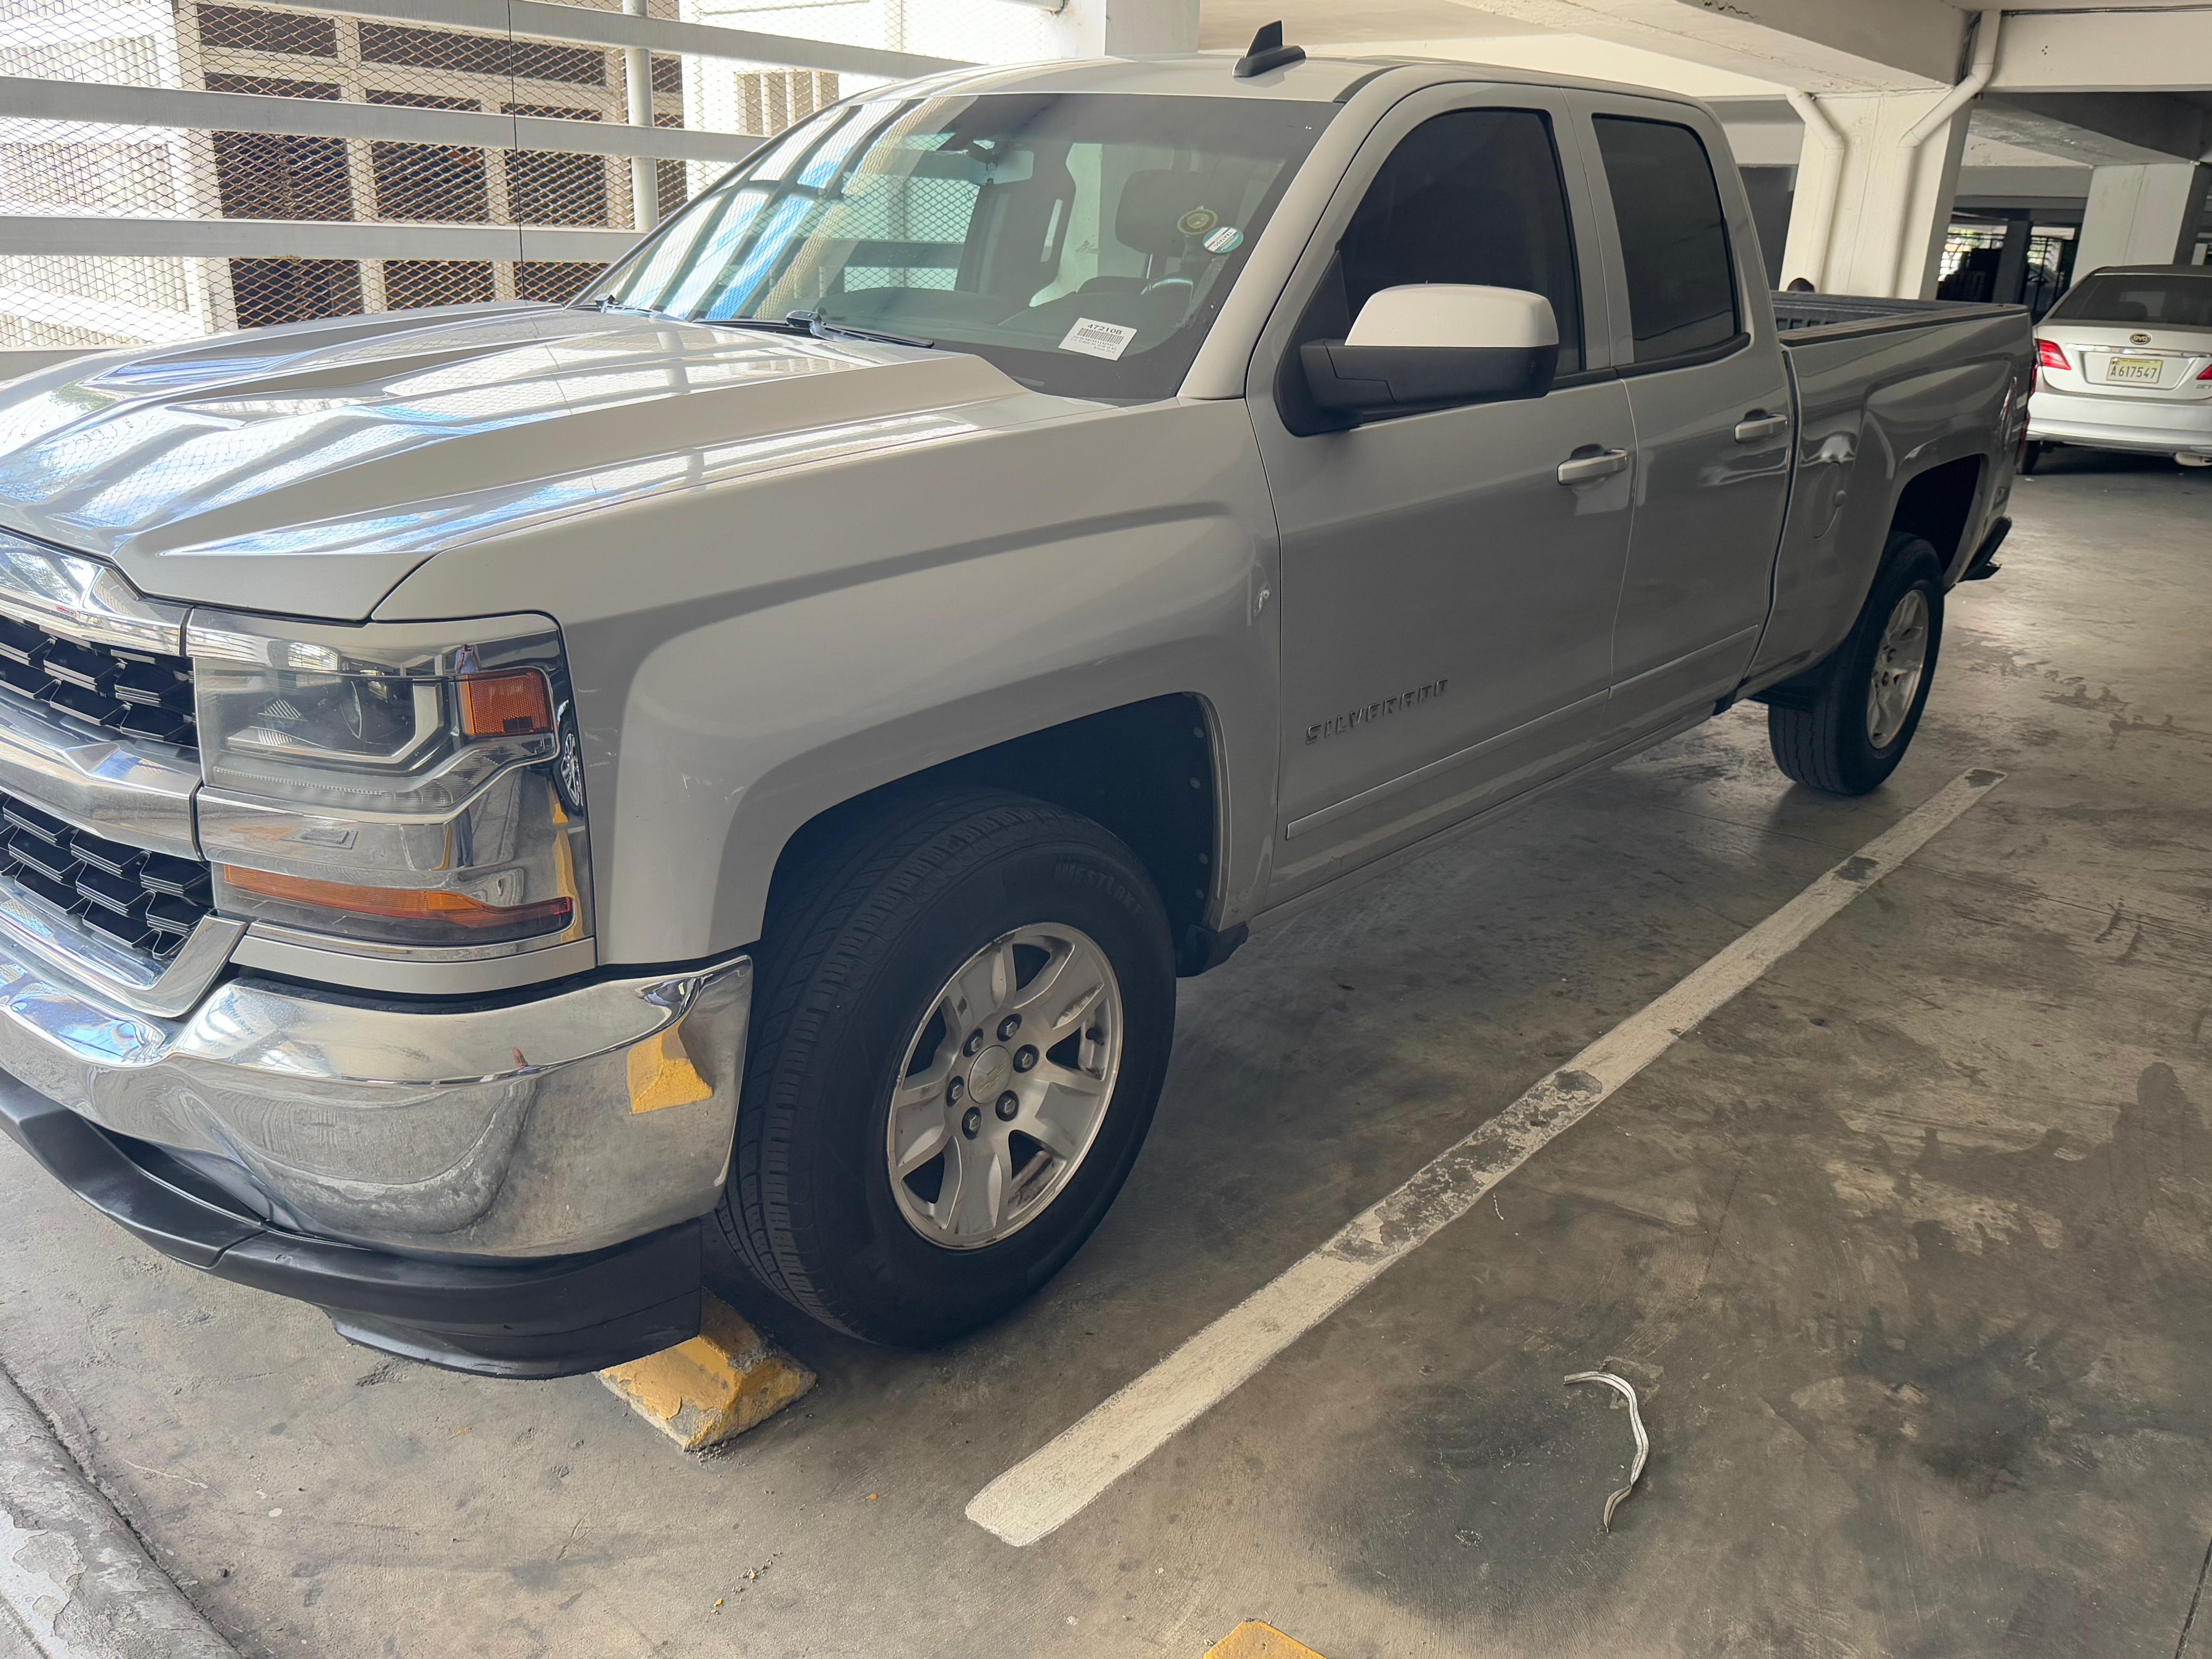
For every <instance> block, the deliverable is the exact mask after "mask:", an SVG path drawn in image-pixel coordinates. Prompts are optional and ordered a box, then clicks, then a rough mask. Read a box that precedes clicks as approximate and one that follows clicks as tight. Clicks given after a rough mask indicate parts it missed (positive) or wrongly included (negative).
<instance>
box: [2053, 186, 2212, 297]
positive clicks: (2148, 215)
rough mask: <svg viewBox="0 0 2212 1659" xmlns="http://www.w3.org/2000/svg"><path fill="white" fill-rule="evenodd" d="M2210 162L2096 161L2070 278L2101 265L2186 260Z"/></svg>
mask: <svg viewBox="0 0 2212 1659" xmlns="http://www.w3.org/2000/svg"><path fill="white" fill-rule="evenodd" d="M2209 185H2212V167H2206V166H2205V165H2204V164H2203V163H2202V162H2200V161H2165V162H2159V163H2156V164H2154V165H2152V166H2149V167H2099V168H2097V169H2096V170H2095V171H2094V172H2093V173H2091V174H2090V175H2089V206H2088V210H2087V212H2086V213H2085V214H2084V215H2083V216H2082V219H2081V240H2080V242H2079V243H2078V244H2077V247H2078V250H2079V251H2078V252H2076V253H2075V256H2074V280H2075V282H2077V283H2078V282H2080V281H2081V279H2082V278H2083V277H2084V276H2087V275H2088V274H2089V273H2090V272H2091V271H2093V270H2096V269H2097V267H2098V266H2100V265H2163V264H2188V263H2189V259H2190V255H2191V253H2192V252H2195V250H2196V246H2197V222H2198V220H2199V218H2200V216H2202V214H2203V210H2204V192H2205V190H2206V188H2207V187H2208V186H2209Z"/></svg>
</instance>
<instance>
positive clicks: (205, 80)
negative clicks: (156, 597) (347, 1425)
mask: <svg viewBox="0 0 2212 1659" xmlns="http://www.w3.org/2000/svg"><path fill="white" fill-rule="evenodd" d="M1051 9H1054V8H1053V5H1052V3H1051V0H816V3H813V4H811V5H808V6H805V7H786V8H782V9H778V10H777V11H776V12H775V13H773V14H772V15H775V17H777V18H778V19H779V20H793V19H797V20H799V21H800V22H801V23H803V24H804V25H805V27H806V28H807V29H808V30H809V31H810V33H811V34H818V36H819V37H820V38H810V37H809V36H803V35H800V34H797V33H765V32H763V31H759V30H756V29H751V28H744V27H731V26H729V25H728V23H727V22H726V21H722V20H724V19H726V18H728V17H732V16H734V17H738V18H740V19H743V18H744V17H747V16H752V15H758V13H759V12H760V10H761V6H760V4H759V0H580V3H574V4H556V3H551V0H278V3H266V0H221V3H216V0H0V353H4V352H9V351H15V352H21V351H25V350H41V349H44V350H57V349H73V350H84V349H106V348H109V347H113V346H121V345H131V344H137V343H167V342H173V341H178V340H185V339H191V338H193V337H197V336H200V335H203V334H206V333H209V332H212V331H219V330H222V329H228V328H234V327H241V326H253V325H262V324H269V323H278V322H286V321H295V320H303V319H308V318H313V317H328V316H343V315H350V314H355V313H368V312H376V311H383V310H390V309H398V308H401V307H411V306H422V305H441V304H458V303H470V302H477V301H495V300H515V299H522V300H546V301H563V300H566V299H568V298H571V297H573V296H574V294H576V293H577V292H578V291H579V290H580V289H581V288H582V287H583V285H584V284H585V283H587V282H588V281H589V280H590V279H591V278H592V276H594V275H595V274H596V273H597V272H598V271H599V270H600V269H601V268H603V267H604V265H605V264H606V262H607V261H608V260H610V259H611V258H614V257H615V256H617V254H619V253H620V252H622V251H623V249H624V248H625V247H627V246H629V244H630V243H631V242H632V241H634V240H635V238H636V236H637V234H639V232H641V230H645V229H647V228H651V227H652V226H653V224H654V223H655V222H658V220H659V219H660V218H662V217H664V216H666V215H667V214H668V213H670V212H672V211H674V210H676V209H677V208H678V207H680V206H681V205H682V204H684V202H685V201H687V200H689V199H690V197H692V196H693V195H696V193H697V192H698V191H699V190H701V189H702V188H703V187H704V186H705V185H706V184H707V183H708V181H709V180H711V179H714V178H715V177H718V176H719V175H720V173H722V172H723V171H725V170H726V168H727V167H730V166H731V165H732V164H733V163H735V162H737V161H740V160H742V159H743V158H744V156H745V155H747V154H749V153H750V151H751V149H754V148H755V147H756V146H757V145H758V144H759V143H762V142H763V140H764V139H766V138H767V137H771V136H773V135H774V134H775V132H778V131H781V130H782V129H783V128H784V127H786V126H788V125H792V124H793V122H795V121H797V120H799V119H803V118H805V116H807V115H808V114H811V112H813V111H814V110H816V109H818V108H820V107H821V106H823V105H825V104H828V103H830V102H832V101H835V100H836V99H837V98H839V97H841V96H843V95H845V94H848V93H850V92H853V91H855V90H860V89H863V88H866V87H867V86H869V85H872V84H876V83H878V82H882V81H884V80H888V79H894V78H901V77H905V76H914V75H921V74H927V73H931V72H933V71H936V70H944V69H947V68H951V67H955V66H957V65H958V64H963V63H966V62H971V61H976V60H978V59H982V58H993V59H1007V58H1021V57H1036V56H1043V55H1047V51H1048V47H1046V46H1045V42H1046V40H1048V36H1047V35H1046V34H1045V33H1044V32H1043V29H1042V27H1040V26H1041V25H1042V24H1043V23H1044V22H1045V18H1044V15H1043V14H1044V13H1045V12H1048V11H1049V10H1051ZM917 36H920V37H926V38H925V40H924V44H934V45H936V46H939V50H933V51H927V52H923V51H914V50H908V42H909V41H911V40H915V38H916V37H917ZM948 43H949V44H950V45H951V46H952V47H954V48H955V50H952V51H947V50H944V49H943V47H944V46H945V45H946V44H948Z"/></svg>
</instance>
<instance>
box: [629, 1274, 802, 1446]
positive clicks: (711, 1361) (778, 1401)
mask: <svg viewBox="0 0 2212 1659" xmlns="http://www.w3.org/2000/svg"><path fill="white" fill-rule="evenodd" d="M814 1380H815V1379H814V1373H813V1372H812V1371H810V1370H807V1369H806V1367H805V1366H804V1365H802V1364H799V1362H798V1361H797V1360H795V1359H793V1358H791V1357H790V1356H789V1355H788V1354H787V1353H785V1352H783V1351H782V1350H781V1349H780V1348H778V1347H776V1346H775V1345H774V1344H772V1343H770V1342H769V1340H768V1339H767V1338H765V1337H763V1335H762V1334H760V1333H759V1332H758V1331H756V1330H755V1329H754V1328H752V1327H751V1326H750V1325H749V1324H747V1323H746V1322H745V1321H744V1317H743V1316H741V1315H740V1314H739V1313H738V1310H736V1309H734V1308H732V1307H731V1306H730V1305H729V1304H727V1303H725V1302H720V1301H718V1300H716V1299H715V1298H714V1297H712V1296H708V1297H705V1298H704V1305H703V1306H702V1308H701V1309H700V1310H699V1334H698V1335H696V1336H695V1337H693V1338H692V1339H691V1340H690V1341H689V1342H679V1343H678V1344H677V1346H674V1347H672V1348H665V1349H663V1350H662V1351H661V1352H659V1353H655V1354H647V1356H646V1357H645V1358H642V1359H634V1360H632V1361H631V1362H630V1363H629V1364H627V1365H614V1366H611V1367H609V1368H608V1369H607V1370H603V1371H601V1372H600V1373H599V1381H600V1382H602V1383H605V1384H606V1385H607V1386H608V1387H609V1388H610V1389H613V1390H614V1391H615V1392H616V1393H617V1394H618V1395H621V1396H622V1397H623V1399H624V1400H626V1401H629V1408H630V1409H631V1410H632V1411H634V1412H635V1413H637V1414H638V1415H639V1416H640V1417H641V1418H643V1419H645V1420H646V1421H647V1422H648V1423H650V1424H652V1425H653V1427H655V1428H656V1429H659V1431H661V1432H662V1433H663V1434H665V1435H666V1436H667V1437H669V1438H670V1439H671V1440H673V1441H674V1442H675V1443H677V1444H678V1445H679V1446H681V1447H683V1448H684V1450H685V1451H688V1452H697V1451H705V1450H707V1449H708V1448H709V1447H711V1446H719V1445H720V1444H721V1443H723V1442H724V1441H725V1440H729V1439H732V1438H734V1437H736V1436H738V1435H741V1434H743V1433H744V1431H746V1430H747V1429H750V1428H751V1427H753V1426H754V1425H756V1424H759V1423H764V1422H766V1421H767V1420H768V1419H769V1418H771V1417H774V1416H775V1414H776V1413H778V1412H780V1411H781V1410H782V1409H783V1408H784V1407H786V1406H788V1405H789V1404H791V1402H792V1401H794V1400H796V1399H798V1398H799V1396H800V1395H803V1394H805V1392H806V1391H807V1390H808V1389H811V1388H812V1387H813V1386H814Z"/></svg>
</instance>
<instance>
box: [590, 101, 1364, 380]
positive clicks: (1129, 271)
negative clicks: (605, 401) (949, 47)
mask: <svg viewBox="0 0 2212 1659" xmlns="http://www.w3.org/2000/svg"><path fill="white" fill-rule="evenodd" d="M1335 113H1336V109H1335V106H1333V105H1327V104H1313V103H1307V102H1299V101H1292V100H1261V99H1243V98H1164V97H1146V96H1135V95H1121V94H1099V93H1084V94H1042V95H1040V94H986V95H982V96H977V97H969V96H960V97H933V98H913V97H904V98H886V99H881V100H874V101H870V102H856V103H852V104H847V105H842V106H837V107H836V108H833V109H829V110H826V111H824V112H822V113H821V114H820V115H818V116H817V117H815V118H813V119H811V120H809V121H807V122H805V123H803V124H801V125H799V126H797V127H794V128H793V129H792V130H791V131H788V132H787V133H785V134H783V135H782V136H781V137H779V138H777V139H776V140H775V142H773V143H770V144H769V145H768V146H767V147H766V148H765V149H763V151H762V153H761V154H760V155H757V156H756V157H755V158H753V159H752V160H750V161H747V162H745V163H744V164H743V165H742V166H740V167H738V168H737V169H736V170H735V171H734V172H732V173H731V174H730V175H729V176H728V177H727V178H726V179H723V180H722V181H721V182H720V184H718V185H715V186H714V188H713V189H712V190H710V191H707V192H706V193H704V194H703V195H702V196H701V197H699V199H698V200H696V202H694V203H693V204H691V205H690V207H689V208H688V209H686V210H684V213H683V214H682V215H681V216H678V218H677V219H676V220H675V221H673V222H671V224H670V226H669V227H668V228H666V229H665V231H664V232H663V233H662V234H659V235H658V236H656V237H655V238H654V239H653V240H651V241H649V242H647V243H646V244H645V245H643V246H641V247H640V248H639V249H637V250H636V251H635V252H633V253H632V254H631V255H630V256H629V258H627V259H625V260H624V261H623V263H622V264H619V265H617V267H616V268H615V270H613V271H612V272H611V273H610V276H609V279H608V280H607V281H606V282H605V283H598V284H594V286H593V288H592V292H591V294H590V295H588V296H586V297H587V298H588V299H592V300H599V299H601V298H602V297H604V298H605V300H606V301H610V302H611V303H613V304H615V305H617V306H624V307H639V308H642V309H645V310H649V311H653V312H658V313H665V314H666V315H670V316H674V317H680V318H684V319H688V320H692V321H697V322H707V323H732V324H741V323H746V322H767V323H770V324H777V323H781V322H783V321H784V320H785V319H787V318H788V317H789V316H790V315H791V313H793V312H805V313H812V314H813V315H814V316H815V317H817V318H818V319H820V321H821V322H822V323H823V325H825V326H829V327H837V326H843V327H848V328H854V329H866V330H870V331H877V332H881V333H888V334H895V335H900V336H903V337H908V338H914V339H921V340H926V341H928V342H930V343H934V344H938V345H941V346H944V347H945V348H947V349H954V350H960V351H969V352H973V353H975V354H976V355H977V356H981V357H985V358H987V359H988V360H989V361H991V362H994V363H995V364H997V365H998V366H999V367H1000V368H1002V369H1004V370H1005V371H1006V373H1007V374H1009V375H1011V376H1012V378H1014V379H1015V380H1019V381H1020V382H1022V383H1023V384H1024V385H1025V386H1033V387H1035V388H1036V389H1037V390H1040V391H1043V392H1054V393H1057V394H1060V395H1063V396H1068V397H1089V398H1126V399H1146V398H1165V397H1170V396H1172V395H1173V394H1174V392H1175V391H1176V387H1177V386H1180V385H1181V384H1182V376H1183V374H1184V372H1185V371H1186V370H1188V368H1189V367H1190V362H1191V360H1192V358H1193V357H1194V356H1196V355H1197V352H1198V348H1199V345H1200V342H1201V341H1202V340H1203V339H1204V338H1205V335H1206V329H1207V328H1208V327H1209V326H1210V325H1211V324H1212V319H1213V318H1214V316H1215V315H1216V313H1218V311H1219V310H1220V308H1221V305H1222V302H1223V301H1225V299H1226V298H1227V297H1228V294H1229V289H1230V288H1231V284H1232V283H1234V282H1235V281H1236V277H1237V272H1238V271H1239V270H1242V269H1243V263H1244V258H1245V256H1246V255H1247V254H1248V253H1249V251H1250V248H1251V246H1252V244H1253V243H1254V242H1255V240H1258V237H1259V235H1260V233H1261V230H1262V229H1263V228H1265V226H1266V224H1267V218H1268V216H1269V215H1270V214H1271V213H1273V210H1274V207H1275V204H1276V203H1277V202H1278V201H1279V200H1280V199H1281V197H1282V192H1283V191H1284V189H1285V186H1287V185H1288V184H1289V182H1290V179H1291V175H1292V174H1293V173H1296V172H1297V167H1298V164H1299V163H1300V162H1301V161H1304V158H1305V155H1306V153H1307V151H1308V150H1310V149H1311V148H1312V146H1313V143H1314V140H1315V139H1316V137H1318V136H1319V135H1320V132H1321V131H1322V127H1323V126H1325V125H1327V123H1328V120H1329V118H1331V117H1332V116H1334V114H1335Z"/></svg>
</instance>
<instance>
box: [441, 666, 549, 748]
mask: <svg viewBox="0 0 2212 1659" xmlns="http://www.w3.org/2000/svg"><path fill="white" fill-rule="evenodd" d="M552 729H553V689H552V687H550V685H548V684H546V683H545V676H544V675H543V674H541V673H540V672H538V670H536V669H535V668H523V669H518V670H516V671H514V672H513V673H511V674H476V675H472V676H471V677H470V678H467V679H465V680H463V681H462V682H461V730H462V731H463V732H466V733H467V734H468V735H469V736H470V737H472V738H527V737H534V736H536V735H537V734H538V733H539V732H550V731H551V730H552Z"/></svg>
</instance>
